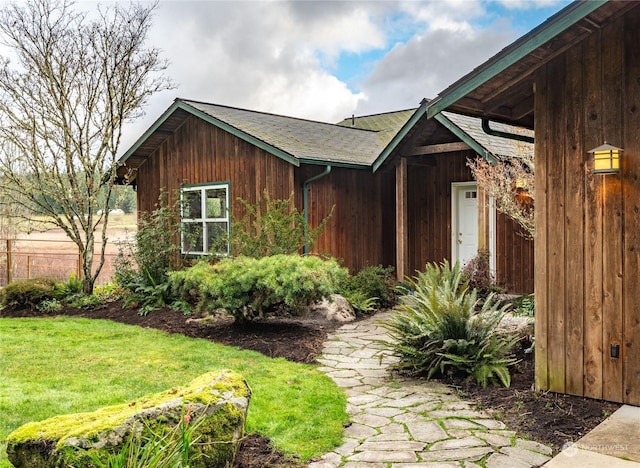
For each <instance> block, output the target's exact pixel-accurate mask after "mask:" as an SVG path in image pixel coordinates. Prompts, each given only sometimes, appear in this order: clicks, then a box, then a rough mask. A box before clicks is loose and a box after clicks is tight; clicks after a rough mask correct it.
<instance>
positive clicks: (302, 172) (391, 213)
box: [296, 166, 395, 272]
mask: <svg viewBox="0 0 640 468" xmlns="http://www.w3.org/2000/svg"><path fill="white" fill-rule="evenodd" d="M323 170H324V167H323V166H304V167H301V168H300V169H297V170H296V186H297V187H300V189H301V187H302V184H303V183H304V181H305V180H307V179H309V178H310V177H313V176H315V175H317V174H320V173H322V172H323ZM394 184H395V179H394V175H393V174H392V173H389V172H376V173H375V174H374V173H372V172H371V170H370V169H363V170H358V169H345V168H339V167H338V168H332V170H331V173H330V174H329V175H327V176H325V177H322V178H321V179H318V180H316V181H314V182H312V183H310V184H309V185H308V207H309V224H310V225H311V226H312V227H315V226H318V225H319V224H320V222H322V220H323V219H324V217H326V215H327V214H329V213H330V212H331V209H332V207H333V214H332V216H331V219H330V221H329V223H328V224H327V226H326V228H325V230H324V232H323V233H322V235H321V236H320V238H319V239H318V241H317V243H316V245H315V248H314V251H315V252H316V253H328V254H330V255H332V256H334V257H336V258H339V259H342V261H343V265H344V266H346V267H348V268H349V270H350V271H351V272H357V271H359V270H360V269H361V268H362V267H365V266H367V265H383V266H388V265H394V264H395V201H394V200H395V199H394V193H395V192H394ZM298 203H299V206H300V207H302V192H301V191H300V194H299V202H298Z"/></svg>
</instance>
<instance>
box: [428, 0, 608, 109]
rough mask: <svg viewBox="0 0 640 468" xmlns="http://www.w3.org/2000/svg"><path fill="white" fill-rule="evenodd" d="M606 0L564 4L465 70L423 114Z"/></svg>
mask: <svg viewBox="0 0 640 468" xmlns="http://www.w3.org/2000/svg"><path fill="white" fill-rule="evenodd" d="M606 2H607V0H589V1H584V2H576V3H573V4H571V5H569V6H567V7H566V8H565V9H564V10H562V11H561V12H559V13H558V14H557V15H555V16H553V17H551V18H550V19H549V20H547V21H546V22H545V23H543V24H542V25H540V26H539V27H537V28H535V29H534V30H533V31H531V32H530V33H529V34H527V35H525V36H523V37H522V38H520V39H519V40H518V41H516V42H515V43H513V44H512V45H511V46H509V47H507V48H506V49H504V50H503V51H502V52H499V53H498V54H496V55H495V56H494V57H493V58H491V59H489V60H488V61H487V62H486V63H485V66H482V67H481V68H479V69H476V70H474V71H472V72H471V73H469V74H467V75H466V76H464V77H463V78H461V79H460V80H458V82H457V83H454V84H453V85H451V86H450V87H449V88H447V89H446V90H444V91H443V92H442V93H441V94H439V95H438V97H436V98H435V99H433V100H432V101H430V102H429V104H428V106H427V117H428V118H432V117H433V116H435V115H436V114H438V113H440V112H441V111H443V110H445V109H447V108H448V107H449V106H451V105H453V104H454V103H456V102H457V101H458V100H460V99H461V98H463V97H464V96H466V95H467V94H468V93H469V92H471V91H473V90H474V89H476V88H477V87H479V86H481V85H483V84H484V83H486V82H487V81H489V80H490V79H491V78H493V77H495V76H496V75H498V74H499V73H501V72H503V71H504V70H506V69H507V68H508V67H510V66H511V65H513V64H514V63H516V62H517V61H519V60H521V59H522V58H524V57H525V56H527V55H528V54H530V53H531V52H533V51H534V50H535V49H537V48H538V47H540V46H541V45H543V44H545V43H546V42H548V41H549V40H551V39H553V38H554V37H555V36H557V35H558V34H560V33H561V32H562V31H564V30H566V29H567V28H569V27H571V26H572V25H574V24H575V23H577V22H578V21H580V20H581V19H583V18H584V17H586V16H587V15H589V14H590V13H592V12H594V11H595V10H597V9H598V8H600V7H601V6H602V5H604V4H605V3H606Z"/></svg>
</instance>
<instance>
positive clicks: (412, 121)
mask: <svg viewBox="0 0 640 468" xmlns="http://www.w3.org/2000/svg"><path fill="white" fill-rule="evenodd" d="M427 103H428V101H427V100H426V99H424V100H423V101H422V102H421V103H420V107H418V109H416V111H415V112H414V113H413V115H412V116H411V117H410V118H409V120H407V122H406V123H405V124H404V125H403V126H402V128H401V129H400V131H399V132H398V133H396V135H395V136H394V137H393V138H392V139H391V141H390V142H389V144H388V145H387V146H386V147H385V149H384V150H383V151H382V153H380V155H379V156H378V157H377V158H376V160H375V161H374V162H373V172H376V171H377V170H378V169H379V168H380V166H382V165H383V164H384V162H385V161H386V160H387V158H388V157H389V155H390V154H391V153H392V152H393V150H394V149H396V147H397V146H398V145H399V144H400V142H401V141H402V140H403V139H404V137H406V136H407V134H408V133H409V132H410V131H411V129H412V128H413V127H414V126H415V125H416V123H418V121H419V120H420V118H421V117H422V116H423V115H425V113H426V112H427Z"/></svg>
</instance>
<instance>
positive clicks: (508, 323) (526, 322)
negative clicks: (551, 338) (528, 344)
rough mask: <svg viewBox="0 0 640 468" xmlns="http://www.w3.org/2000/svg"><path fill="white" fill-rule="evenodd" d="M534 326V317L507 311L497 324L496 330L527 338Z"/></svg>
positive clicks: (532, 332) (531, 334)
mask: <svg viewBox="0 0 640 468" xmlns="http://www.w3.org/2000/svg"><path fill="white" fill-rule="evenodd" d="M534 327H535V318H533V317H528V316H522V315H513V314H512V313H507V314H505V315H504V317H503V318H502V320H501V321H500V323H499V324H498V326H497V328H496V331H497V332H499V333H508V334H510V335H516V336H518V337H520V338H527V337H531V336H533V335H534Z"/></svg>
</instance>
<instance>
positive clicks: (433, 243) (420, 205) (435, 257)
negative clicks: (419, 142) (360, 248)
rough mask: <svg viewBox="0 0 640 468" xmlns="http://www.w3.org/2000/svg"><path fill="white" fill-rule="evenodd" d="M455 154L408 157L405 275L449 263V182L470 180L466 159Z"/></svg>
mask: <svg viewBox="0 0 640 468" xmlns="http://www.w3.org/2000/svg"><path fill="white" fill-rule="evenodd" d="M474 156H475V153H473V152H472V151H456V152H452V153H446V154H434V155H428V156H421V157H419V158H411V159H410V160H409V161H408V163H409V167H408V170H407V186H408V194H409V195H408V197H409V200H408V206H407V219H408V223H407V230H408V239H409V261H408V269H407V270H408V271H407V273H408V274H409V275H410V276H412V275H414V274H415V272H416V271H424V269H425V265H426V264H427V263H430V262H438V263H439V262H442V261H443V260H445V259H447V260H449V261H450V260H451V183H452V182H468V181H471V182H472V181H473V177H472V176H471V170H470V169H469V168H468V167H467V158H468V157H474Z"/></svg>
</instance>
